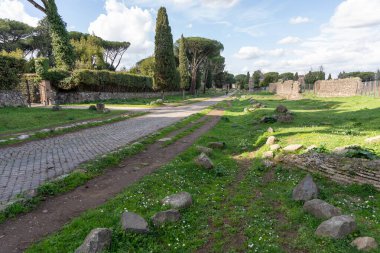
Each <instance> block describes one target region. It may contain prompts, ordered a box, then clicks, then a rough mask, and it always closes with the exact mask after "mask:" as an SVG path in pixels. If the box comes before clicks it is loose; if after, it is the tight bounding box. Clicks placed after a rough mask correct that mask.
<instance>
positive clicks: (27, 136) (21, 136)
mask: <svg viewBox="0 0 380 253" xmlns="http://www.w3.org/2000/svg"><path fill="white" fill-rule="evenodd" d="M28 138H30V136H29V135H27V134H22V135H20V136H18V137H17V139H18V140H26V139H28Z"/></svg>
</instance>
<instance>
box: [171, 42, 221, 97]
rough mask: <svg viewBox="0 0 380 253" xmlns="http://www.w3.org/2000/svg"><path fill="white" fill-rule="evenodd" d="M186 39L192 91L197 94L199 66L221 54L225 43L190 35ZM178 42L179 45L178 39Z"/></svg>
mask: <svg viewBox="0 0 380 253" xmlns="http://www.w3.org/2000/svg"><path fill="white" fill-rule="evenodd" d="M185 41H186V48H187V57H188V59H189V64H190V70H191V86H190V92H191V93H193V94H195V89H196V78H197V71H198V69H199V67H200V66H201V64H203V63H204V62H205V61H206V60H209V59H212V58H214V57H218V56H220V53H221V51H222V50H223V44H222V43H220V42H219V41H216V40H211V39H207V38H201V37H188V38H186V40H185ZM176 44H177V45H178V44H179V42H178V41H177V43H176ZM223 64H224V63H223Z"/></svg>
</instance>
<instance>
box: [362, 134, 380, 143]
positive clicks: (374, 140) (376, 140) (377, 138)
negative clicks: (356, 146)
mask: <svg viewBox="0 0 380 253" xmlns="http://www.w3.org/2000/svg"><path fill="white" fill-rule="evenodd" d="M365 142H367V143H380V135H378V136H375V137H371V138H367V139H365Z"/></svg>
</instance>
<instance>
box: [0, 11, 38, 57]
mask: <svg viewBox="0 0 380 253" xmlns="http://www.w3.org/2000/svg"><path fill="white" fill-rule="evenodd" d="M33 32H34V29H33V27H31V26H29V25H27V24H24V23H22V22H19V21H15V20H9V19H2V18H0V51H2V50H4V51H7V52H10V51H15V50H16V49H17V48H20V49H22V50H23V49H24V47H25V46H26V45H25V43H22V41H23V40H26V39H27V38H29V37H32V36H33Z"/></svg>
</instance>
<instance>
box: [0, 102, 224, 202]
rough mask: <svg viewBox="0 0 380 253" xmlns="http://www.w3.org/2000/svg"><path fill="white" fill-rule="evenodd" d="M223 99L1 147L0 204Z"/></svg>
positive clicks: (159, 111) (154, 111)
mask: <svg viewBox="0 0 380 253" xmlns="http://www.w3.org/2000/svg"><path fill="white" fill-rule="evenodd" d="M224 98H225V97H218V98H213V99H210V100H207V101H204V102H200V103H196V104H191V105H186V106H180V107H171V108H160V109H154V110H152V111H151V113H150V114H147V115H144V116H141V117H137V118H131V119H127V120H124V121H120V122H117V123H111V124H107V125H103V126H99V127H94V128H89V129H84V130H81V131H77V132H73V133H68V134H65V135H62V136H56V137H53V138H48V139H43V140H38V141H32V142H28V143H25V144H21V145H18V146H13V147H5V148H0V206H1V204H5V203H7V202H9V201H10V200H11V199H12V198H14V197H15V196H16V195H17V194H20V193H22V192H25V191H28V190H31V189H35V188H37V187H38V186H39V185H41V184H42V183H44V182H46V181H49V180H52V179H54V178H57V177H59V176H61V175H64V174H67V173H69V172H70V171H72V170H74V169H75V168H76V167H77V166H78V165H79V164H80V163H83V162H86V161H89V160H92V159H94V158H95V157H96V156H98V155H102V154H107V153H109V152H111V151H113V150H116V149H118V148H120V147H122V146H125V145H126V144H128V143H131V142H133V141H135V140H137V139H139V138H141V137H143V136H146V135H149V134H151V133H153V132H155V131H157V130H159V129H161V128H163V127H166V126H169V125H171V124H173V123H175V122H177V121H179V120H181V119H183V118H184V117H187V116H189V115H191V114H194V113H197V112H199V111H201V110H203V109H205V108H207V107H208V106H210V105H213V104H216V103H217V102H220V101H221V100H223V99H224Z"/></svg>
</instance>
